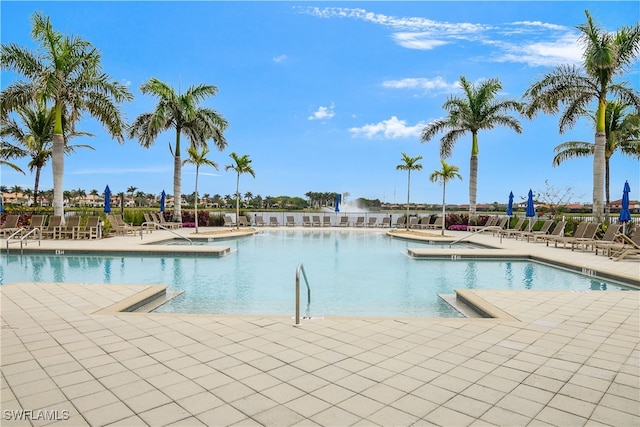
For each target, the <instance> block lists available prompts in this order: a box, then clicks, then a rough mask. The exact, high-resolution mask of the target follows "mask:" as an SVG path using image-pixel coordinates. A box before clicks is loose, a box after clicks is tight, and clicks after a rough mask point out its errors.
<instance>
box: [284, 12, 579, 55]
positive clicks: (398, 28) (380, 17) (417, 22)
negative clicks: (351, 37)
mask: <svg viewBox="0 0 640 427" xmlns="http://www.w3.org/2000/svg"><path fill="white" fill-rule="evenodd" d="M296 9H297V10H298V11H300V13H306V14H309V15H312V16H317V17H319V18H324V19H330V18H343V19H357V20H362V21H366V22H370V23H372V24H374V25H379V26H382V27H386V28H389V29H391V31H393V33H392V34H391V38H392V39H393V41H394V42H395V43H396V44H398V45H399V46H401V47H404V48H406V49H419V50H432V49H436V48H438V47H441V46H444V45H448V44H457V43H460V42H461V41H465V42H468V43H480V44H482V45H484V46H487V47H492V48H493V49H494V50H493V52H490V53H489V55H488V56H485V57H484V59H487V58H488V59H489V60H492V61H495V62H516V63H525V64H528V65H529V66H532V67H537V66H556V65H560V64H567V63H570V64H578V63H580V62H581V59H582V54H581V52H582V49H580V46H579V45H578V39H577V36H578V34H577V31H576V30H575V29H574V28H569V27H566V26H564V25H558V24H553V23H549V22H542V21H516V22H510V23H505V24H502V25H485V24H473V23H469V22H453V23H452V22H445V21H434V20H431V19H427V18H423V17H419V16H411V17H397V16H389V15H384V14H380V13H374V12H370V11H367V10H365V9H361V8H343V7H326V8H318V7H310V6H306V7H305V6H302V7H296Z"/></svg>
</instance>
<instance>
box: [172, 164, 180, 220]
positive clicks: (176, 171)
mask: <svg viewBox="0 0 640 427" xmlns="http://www.w3.org/2000/svg"><path fill="white" fill-rule="evenodd" d="M173 201H174V204H173V220H174V221H177V222H182V160H181V159H180V154H179V153H177V152H176V154H175V157H174V161H173Z"/></svg>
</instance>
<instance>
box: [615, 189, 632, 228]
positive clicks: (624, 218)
mask: <svg viewBox="0 0 640 427" xmlns="http://www.w3.org/2000/svg"><path fill="white" fill-rule="evenodd" d="M630 192H631V187H630V186H629V181H625V182H624V189H623V190H622V209H620V216H618V220H619V221H620V222H622V223H623V224H624V225H623V226H622V227H623V228H622V232H623V233H625V231H626V230H625V227H626V226H627V222H629V221H631V211H629V193H630Z"/></svg>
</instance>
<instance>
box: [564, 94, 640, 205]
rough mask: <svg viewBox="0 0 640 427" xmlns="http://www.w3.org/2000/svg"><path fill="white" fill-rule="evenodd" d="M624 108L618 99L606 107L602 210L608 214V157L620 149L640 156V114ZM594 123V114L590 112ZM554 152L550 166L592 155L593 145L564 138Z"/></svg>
mask: <svg viewBox="0 0 640 427" xmlns="http://www.w3.org/2000/svg"><path fill="white" fill-rule="evenodd" d="M627 107H629V104H625V103H622V102H619V101H610V102H608V103H607V107H606V109H605V134H606V136H607V139H606V141H607V142H606V145H605V150H604V161H605V173H604V177H605V178H604V181H605V185H604V188H605V212H606V215H607V216H609V213H610V211H611V198H610V182H609V176H610V160H611V156H613V154H614V153H615V152H616V150H618V149H619V150H620V152H621V153H622V154H624V155H627V156H631V157H635V158H637V159H640V115H639V114H637V113H636V114H627V111H626V109H627ZM591 117H592V119H593V120H594V123H595V121H596V117H595V116H593V115H591ZM553 151H554V152H555V153H556V155H555V157H554V158H553V166H559V165H560V164H561V163H562V162H564V161H565V160H568V159H572V158H576V157H588V156H593V153H594V151H595V146H594V144H593V143H591V142H586V141H567V142H563V143H562V144H559V145H557V146H556V147H555V148H554V149H553Z"/></svg>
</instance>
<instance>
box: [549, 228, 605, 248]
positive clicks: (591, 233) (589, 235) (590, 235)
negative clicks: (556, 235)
mask: <svg viewBox="0 0 640 427" xmlns="http://www.w3.org/2000/svg"><path fill="white" fill-rule="evenodd" d="M598 228H600V223H598V222H588V223H587V226H586V227H585V229H584V232H583V234H582V235H581V236H579V235H577V234H578V233H577V231H576V236H569V237H563V238H561V239H555V240H554V246H555V247H556V248H557V247H558V243H562V247H563V248H566V247H567V244H570V243H571V244H572V243H574V242H577V241H580V240H582V239H589V240H593V239H594V238H595V236H596V232H597V231H598Z"/></svg>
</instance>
